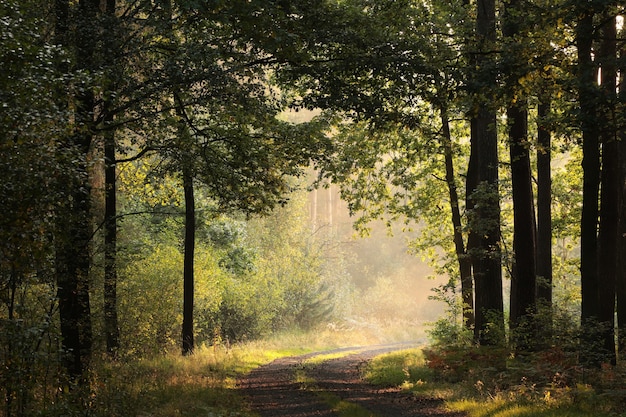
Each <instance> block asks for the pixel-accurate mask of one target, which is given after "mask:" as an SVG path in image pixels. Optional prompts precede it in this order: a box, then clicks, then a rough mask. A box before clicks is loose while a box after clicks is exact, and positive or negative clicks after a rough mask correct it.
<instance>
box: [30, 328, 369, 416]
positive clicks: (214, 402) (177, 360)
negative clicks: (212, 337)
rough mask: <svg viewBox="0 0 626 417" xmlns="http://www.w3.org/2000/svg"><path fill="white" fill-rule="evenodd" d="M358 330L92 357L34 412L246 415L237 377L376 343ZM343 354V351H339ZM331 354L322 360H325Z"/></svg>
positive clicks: (90, 414)
mask: <svg viewBox="0 0 626 417" xmlns="http://www.w3.org/2000/svg"><path fill="white" fill-rule="evenodd" d="M380 341H381V340H380V339H378V338H377V335H372V334H367V333H365V332H362V331H360V329H358V330H355V331H351V330H350V329H343V328H342V329H334V328H322V329H318V330H317V331H316V332H297V331H294V332H290V333H284V334H280V335H277V336H275V337H273V338H268V339H264V340H260V341H254V342H248V343H239V344H236V345H232V346H229V345H225V344H222V345H215V346H201V347H198V348H197V349H196V350H195V352H194V353H193V354H192V355H189V356H185V357H183V356H181V355H180V353H179V352H172V353H170V354H165V355H157V356H154V357H152V358H132V357H125V358H120V359H119V360H117V361H111V360H109V359H107V358H101V359H100V360H96V361H94V363H93V364H92V371H91V374H90V376H89V381H88V383H84V384H82V385H81V386H76V387H74V388H71V389H61V390H59V393H58V400H57V401H56V402H55V404H54V405H53V406H49V407H47V408H46V409H43V410H42V409H40V410H39V412H38V414H37V415H38V416H44V417H56V416H79V415H80V416H90V417H100V416H102V417H131V416H141V417H174V416H176V417H180V416H193V417H196V416H210V417H226V416H229V417H232V416H247V415H248V414H247V411H246V410H245V408H244V406H243V405H242V403H243V402H242V400H241V398H240V397H239V395H238V393H237V391H236V390H235V384H236V379H237V377H238V376H242V375H244V374H246V373H248V372H249V371H251V370H252V369H254V368H256V367H258V366H260V365H263V364H266V363H269V362H271V361H272V360H274V359H277V358H279V357H284V356H293V355H301V354H305V353H309V352H315V351H324V350H329V349H334V348H339V347H346V346H356V345H367V344H374V343H378V342H380ZM343 354H345V353H343ZM330 358H331V357H330V356H324V357H323V358H321V359H312V360H313V361H315V360H327V359H330Z"/></svg>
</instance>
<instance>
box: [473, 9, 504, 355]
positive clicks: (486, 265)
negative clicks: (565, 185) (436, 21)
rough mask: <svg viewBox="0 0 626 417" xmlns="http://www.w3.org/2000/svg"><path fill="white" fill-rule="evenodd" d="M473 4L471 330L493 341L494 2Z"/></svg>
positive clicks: (498, 322) (499, 321) (496, 284)
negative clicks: (474, 103) (474, 176)
mask: <svg viewBox="0 0 626 417" xmlns="http://www.w3.org/2000/svg"><path fill="white" fill-rule="evenodd" d="M477 8H478V10H477V17H476V36H477V41H478V43H477V44H478V48H479V52H480V53H479V54H477V57H476V63H477V68H478V70H477V74H476V77H478V78H477V80H478V81H479V82H480V83H481V84H482V85H486V89H485V90H484V91H476V92H475V93H477V94H478V97H477V114H476V119H475V121H474V123H475V136H474V137H472V140H474V141H476V146H475V147H474V148H473V149H472V150H473V151H475V152H477V155H474V156H475V157H476V158H477V170H478V172H477V175H478V184H477V187H476V188H475V189H470V190H468V191H469V192H471V193H472V197H471V198H472V200H473V204H474V214H473V217H474V218H473V221H472V223H473V225H472V226H473V227H472V228H473V229H474V230H473V233H476V234H477V235H476V236H477V239H476V242H477V244H478V249H477V250H476V255H475V258H474V259H475V261H476V262H474V264H473V271H474V283H475V291H476V297H475V320H476V325H475V328H474V333H475V337H476V339H477V340H478V341H479V343H481V344H486V345H494V344H500V343H503V342H504V314H503V313H504V307H503V296H502V267H501V251H500V196H499V191H498V137H497V133H496V122H497V121H496V113H495V110H494V106H493V105H492V104H493V103H491V102H490V97H488V95H489V93H488V92H489V91H491V90H492V89H494V88H495V87H496V77H495V71H494V69H493V64H494V63H493V58H490V55H489V50H490V49H491V47H492V46H493V43H494V42H495V39H496V25H495V22H496V7H495V1H494V0H479V1H478V2H477ZM477 192H478V194H477ZM478 199H479V200H480V201H477V200H478Z"/></svg>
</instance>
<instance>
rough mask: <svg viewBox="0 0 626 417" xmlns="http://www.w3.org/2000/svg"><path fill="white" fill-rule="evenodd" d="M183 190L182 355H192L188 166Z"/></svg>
mask: <svg viewBox="0 0 626 417" xmlns="http://www.w3.org/2000/svg"><path fill="white" fill-rule="evenodd" d="M183 189H184V193H185V257H184V267H183V270H184V273H183V275H184V276H183V330H182V340H183V348H182V352H183V355H188V354H191V353H193V349H194V334H193V303H194V275H193V274H194V271H193V269H194V268H193V267H194V264H193V260H194V252H195V242H196V237H195V234H196V210H195V199H194V192H193V174H192V170H191V167H190V166H187V165H185V166H183Z"/></svg>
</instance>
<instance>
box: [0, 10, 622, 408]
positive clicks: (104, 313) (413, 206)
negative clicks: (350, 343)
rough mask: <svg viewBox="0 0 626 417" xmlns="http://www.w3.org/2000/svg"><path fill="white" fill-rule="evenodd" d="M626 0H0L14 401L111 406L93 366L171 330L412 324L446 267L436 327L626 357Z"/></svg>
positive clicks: (7, 310) (0, 381) (0, 164)
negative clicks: (381, 245) (364, 241)
mask: <svg viewBox="0 0 626 417" xmlns="http://www.w3.org/2000/svg"><path fill="white" fill-rule="evenodd" d="M625 8H626V5H625V4H624V3H623V2H616V1H608V0H594V1H584V2H582V1H569V0H526V1H522V0H502V1H496V0H453V1H448V2H444V1H440V0H377V1H373V0H292V1H287V0H231V1H222V0H54V1H47V0H44V1H37V0H3V1H2V2H1V3H0V22H1V23H2V24H1V25H0V54H1V55H2V56H1V58H0V83H1V84H0V132H1V133H0V175H1V176H2V178H4V179H3V181H2V182H0V209H1V211H2V213H3V216H2V219H1V220H0V222H1V223H0V224H1V226H0V330H1V331H0V365H1V366H0V386H1V387H2V388H1V389H2V391H3V392H2V394H3V398H4V405H3V407H2V411H0V415H2V416H7V417H9V416H31V415H51V416H52V415H118V414H115V413H112V411H111V410H107V411H102V412H101V411H98V406H97V403H98V401H97V398H98V396H97V392H98V379H97V378H95V377H94V375H100V376H101V377H102V373H103V372H105V371H104V370H105V369H108V368H107V366H121V365H119V364H123V363H131V362H135V363H136V362H137V361H141V360H146V359H148V358H154V357H156V356H159V355H167V354H172V352H175V353H176V355H182V356H183V357H187V356H193V355H195V354H196V352H197V351H199V350H203V349H208V348H209V347H213V348H214V349H215V348H217V347H224V348H225V349H230V347H231V346H234V345H237V344H245V343H248V342H251V341H258V340H263V339H264V338H267V337H269V336H271V335H276V334H280V333H282V332H294V331H298V332H300V331H302V332H309V331H313V332H321V330H320V329H325V330H328V329H334V330H336V331H342V330H346V329H354V328H355V327H359V326H362V327H363V328H364V329H371V328H372V326H375V325H376V326H380V328H390V327H395V328H396V329H401V331H402V332H404V333H405V336H406V335H408V334H415V333H416V332H417V330H418V329H416V328H417V327H419V326H422V324H416V323H417V319H419V318H420V317H418V316H419V314H421V313H419V311H420V306H419V305H417V306H416V305H415V304H416V303H417V302H416V301H415V300H416V298H418V296H417V295H416V294H418V293H419V294H421V293H423V292H424V291H425V290H424V288H430V287H434V288H433V290H432V292H430V293H429V294H428V296H429V298H430V299H431V301H432V300H435V301H438V302H439V304H440V305H443V306H444V308H443V309H442V314H441V315H439V316H437V317H432V315H433V313H431V314H430V316H429V317H428V320H431V321H432V323H431V325H430V330H429V331H428V333H429V334H430V336H431V340H433V344H434V345H438V346H445V347H446V348H449V349H459V350H454V352H455V354H458V352H459V351H469V350H471V349H475V348H480V349H487V351H488V352H492V353H493V352H500V353H501V355H500V357H499V359H498V361H500V360H501V362H502V363H504V361H505V360H506V358H508V357H520V358H527V357H531V356H533V355H540V354H545V355H548V354H550V355H553V354H555V352H556V351H558V355H561V356H562V357H567V358H574V361H575V364H576V365H575V366H576V367H577V368H576V369H584V370H585V372H589V373H591V374H593V372H607V370H616V369H619V366H620V359H621V354H622V353H623V352H624V351H625V350H626V256H624V255H626V204H625V197H626V147H625V146H626V141H624V140H623V139H625V138H626V124H625V122H626V120H625V112H624V106H625V104H626V103H625V101H626V91H624V89H623V88H622V81H623V80H624V76H625V72H626V71H625V67H626V43H625V42H624V40H625V37H624V28H623V15H624V12H625ZM322 200H323V201H322ZM338 205H340V206H341V207H345V210H346V212H347V213H348V214H349V218H348V217H346V218H342V219H341V222H340V219H339V214H338V211H336V210H337V209H336V206H338ZM346 219H347V220H346ZM380 230H383V232H382V234H385V233H388V234H390V235H391V234H393V235H394V236H395V238H399V239H400V240H401V242H402V244H401V245H400V246H399V247H394V248H395V249H393V250H390V249H389V248H386V249H385V250H380V249H375V250H371V249H363V248H364V247H363V246H359V247H360V248H361V249H360V250H355V248H356V247H357V246H355V245H359V244H358V243H355V242H357V241H358V240H359V239H357V240H353V238H352V235H353V234H355V235H358V236H362V237H366V236H367V235H370V234H373V233H374V234H375V233H379V232H380ZM377 231H378V232H377ZM359 251H360V252H359ZM406 252H408V253H409V254H410V256H411V257H414V258H419V259H421V260H423V261H424V262H426V263H427V264H428V268H425V269H424V270H423V271H420V272H419V273H410V272H406V271H405V275H406V276H403V277H402V279H395V278H393V277H392V275H394V274H395V275H397V274H398V273H400V274H402V272H398V270H399V266H398V257H399V256H404V255H405V253H406ZM398 253H401V255H399V254H398ZM368 258H371V259H375V260H376V262H377V265H381V266H380V267H379V268H378V269H376V268H373V267H369V266H368V267H365V266H364V265H365V263H364V260H365V259H368ZM371 269H375V270H371ZM409 275H410V277H408V276H409ZM429 276H430V277H431V278H433V277H434V279H431V280H430V281H429V280H428V279H427V278H428V277H429ZM392 278H393V279H392ZM423 298H424V297H421V298H420V299H423ZM377 302H380V304H377ZM418 304H419V303H418ZM424 309H425V308H422V310H424ZM435 310H436V309H435ZM435 310H433V311H435ZM444 310H445V311H444ZM437 311H438V310H437ZM373 323H374V324H373ZM413 330H415V333H412V331H413ZM419 330H420V331H421V330H422V329H419ZM452 351H453V350H444V351H438V353H433V352H434V351H433V352H431V358H430V363H431V364H433V367H435V368H436V366H437V364H438V363H440V362H438V361H443V360H444V359H446V358H445V354H444V353H443V352H448V353H449V352H452ZM502 352H506V353H502ZM561 356H560V357H561ZM550 357H554V356H550ZM448 359H449V358H448ZM453 360H454V359H453ZM461 362H462V360H461ZM503 366H504V367H505V368H506V365H503ZM102 378H104V377H102ZM77 393H80V394H77ZM86 393H88V394H86ZM77 398H80V399H81V400H77ZM86 398H93V399H94V400H93V401H88V400H87V399H86ZM99 412H101V414H98V413H99ZM119 415H129V414H126V413H125V412H119Z"/></svg>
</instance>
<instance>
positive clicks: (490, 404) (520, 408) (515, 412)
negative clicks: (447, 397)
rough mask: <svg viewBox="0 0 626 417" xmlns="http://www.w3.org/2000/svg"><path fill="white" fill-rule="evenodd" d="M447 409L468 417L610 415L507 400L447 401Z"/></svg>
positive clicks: (567, 407) (597, 416)
mask: <svg viewBox="0 0 626 417" xmlns="http://www.w3.org/2000/svg"><path fill="white" fill-rule="evenodd" d="M447 407H448V408H449V409H451V410H453V411H464V412H466V413H467V414H468V415H469V417H604V416H607V417H608V416H610V415H611V414H605V413H602V412H598V411H593V412H590V411H585V410H581V409H579V408H576V407H572V406H561V407H550V406H546V405H541V404H519V403H516V402H511V401H507V400H491V401H476V400H467V399H465V400H455V401H449V402H448V403H447ZM613 415H615V414H613Z"/></svg>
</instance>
